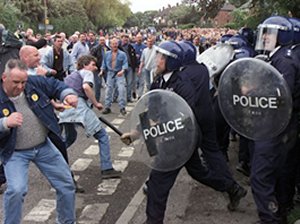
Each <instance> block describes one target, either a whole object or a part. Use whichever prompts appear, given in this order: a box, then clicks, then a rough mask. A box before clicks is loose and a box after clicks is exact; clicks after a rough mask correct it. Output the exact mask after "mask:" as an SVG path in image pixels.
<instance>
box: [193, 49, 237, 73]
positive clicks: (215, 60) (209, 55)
mask: <svg viewBox="0 0 300 224" xmlns="http://www.w3.org/2000/svg"><path fill="white" fill-rule="evenodd" d="M234 55H235V53H234V49H233V47H232V46H231V45H229V44H224V43H220V44H217V45H214V46H212V47H210V48H208V49H207V50H205V51H204V52H203V53H202V54H200V55H199V56H198V57H197V61H198V62H199V63H203V64H204V65H205V66H206V67H207V69H208V72H209V77H210V78H213V77H214V76H215V75H218V74H219V73H220V72H221V71H223V69H224V68H225V67H226V65H228V63H229V62H231V61H232V59H233V57H234Z"/></svg>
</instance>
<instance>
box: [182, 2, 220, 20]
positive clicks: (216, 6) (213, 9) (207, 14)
mask: <svg viewBox="0 0 300 224" xmlns="http://www.w3.org/2000/svg"><path fill="white" fill-rule="evenodd" d="M182 3H183V4H185V5H188V6H191V7H192V6H194V7H195V9H196V11H197V12H198V13H199V17H200V18H203V19H205V20H207V19H208V18H214V17H216V15H217V14H218V12H219V11H220V9H221V8H222V7H223V5H224V3H225V0H182Z"/></svg>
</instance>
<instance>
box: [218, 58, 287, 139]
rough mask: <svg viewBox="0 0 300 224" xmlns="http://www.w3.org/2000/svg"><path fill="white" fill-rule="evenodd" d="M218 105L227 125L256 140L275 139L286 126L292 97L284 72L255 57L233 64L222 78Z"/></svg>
mask: <svg viewBox="0 0 300 224" xmlns="http://www.w3.org/2000/svg"><path fill="white" fill-rule="evenodd" d="M218 91H219V95H218V97H219V105H220V109H221V112H222V114H223V116H224V118H225V119H226V121H227V122H228V124H229V125H230V126H231V127H232V128H233V129H234V130H236V131H237V132H238V133H239V134H241V135H243V136H245V137H246V138H249V139H253V140H260V139H266V138H272V137H275V136H277V135H278V134H280V133H281V132H282V131H283V130H284V129H285V128H286V126H287V124H288V122H289V120H290V116H291V112H292V97H291V93H290V90H289V87H288V85H287V83H286V81H285V80H284V79H283V77H282V76H281V74H280V73H279V72H278V71H277V70H276V69H275V68H274V67H273V66H271V65H270V64H268V63H266V62H264V61H261V60H259V59H255V58H244V59H239V60H236V61H235V62H233V63H231V64H230V65H229V66H228V67H227V68H226V69H225V70H224V72H223V73H222V75H221V78H220V81H219V89H218Z"/></svg>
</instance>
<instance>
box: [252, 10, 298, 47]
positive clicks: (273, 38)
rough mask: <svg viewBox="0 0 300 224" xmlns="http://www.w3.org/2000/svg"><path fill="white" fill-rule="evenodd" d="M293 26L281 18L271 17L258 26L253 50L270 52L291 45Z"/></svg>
mask: <svg viewBox="0 0 300 224" xmlns="http://www.w3.org/2000/svg"><path fill="white" fill-rule="evenodd" d="M293 37H294V30H293V24H292V23H291V22H290V21H289V20H288V19H287V18H285V17H283V16H271V17H269V18H267V19H266V20H265V21H263V23H262V24H260V25H259V26H258V32H257V40H256V45H255V50H257V51H267V52H271V51H272V50H274V49H275V48H276V47H277V46H287V45H290V44H292V43H293Z"/></svg>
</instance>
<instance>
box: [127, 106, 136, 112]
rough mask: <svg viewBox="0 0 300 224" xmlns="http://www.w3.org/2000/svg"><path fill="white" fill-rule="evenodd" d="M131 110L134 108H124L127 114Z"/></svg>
mask: <svg viewBox="0 0 300 224" xmlns="http://www.w3.org/2000/svg"><path fill="white" fill-rule="evenodd" d="M133 108H134V107H126V111H127V112H130V111H132V110H133Z"/></svg>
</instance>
